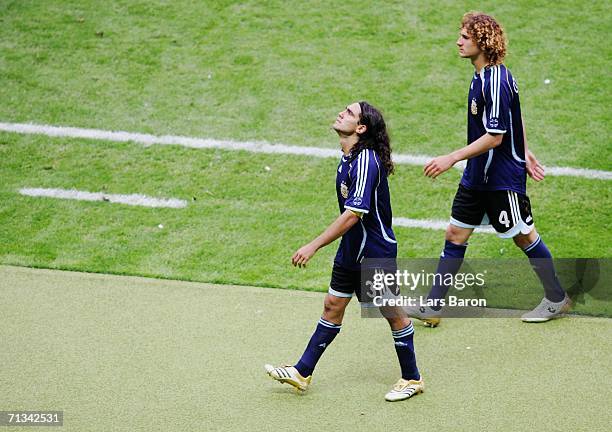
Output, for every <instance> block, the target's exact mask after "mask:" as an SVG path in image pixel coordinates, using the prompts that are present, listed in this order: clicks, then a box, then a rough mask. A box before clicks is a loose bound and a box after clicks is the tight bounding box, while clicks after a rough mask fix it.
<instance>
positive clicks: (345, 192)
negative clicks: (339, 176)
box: [340, 182, 348, 199]
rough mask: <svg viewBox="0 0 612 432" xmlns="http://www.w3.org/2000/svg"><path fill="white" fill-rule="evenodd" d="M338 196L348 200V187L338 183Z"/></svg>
mask: <svg viewBox="0 0 612 432" xmlns="http://www.w3.org/2000/svg"><path fill="white" fill-rule="evenodd" d="M340 195H342V198H344V199H347V198H348V186H347V185H346V183H344V182H342V183H340Z"/></svg>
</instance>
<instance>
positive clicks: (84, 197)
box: [19, 188, 187, 208]
mask: <svg viewBox="0 0 612 432" xmlns="http://www.w3.org/2000/svg"><path fill="white" fill-rule="evenodd" d="M19 193H20V194H21V195H26V196H31V197H48V198H60V199H71V200H79V201H108V202H111V203H117V204H127V205H131V206H143V207H156V208H158V207H167V208H184V207H187V201H184V200H180V199H176V198H153V197H149V196H146V195H140V194H131V195H120V194H107V193H104V192H88V191H79V190H75V189H46V188H22V189H19Z"/></svg>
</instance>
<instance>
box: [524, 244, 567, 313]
mask: <svg viewBox="0 0 612 432" xmlns="http://www.w3.org/2000/svg"><path fill="white" fill-rule="evenodd" d="M523 252H525V255H527V256H528V257H529V262H530V263H531V267H532V268H533V270H534V271H535V272H536V274H537V275H538V277H539V278H540V282H542V285H543V286H544V293H545V296H546V298H547V299H548V300H550V301H551V302H554V303H559V302H560V301H562V300H563V299H564V298H565V291H563V288H561V284H560V283H559V279H557V272H556V271H555V265H554V263H553V260H552V255H551V254H550V251H549V250H548V248H547V247H546V245H545V244H544V241H543V240H542V239H541V238H540V236H539V235H538V238H537V239H536V240H535V241H534V242H533V243H531V244H530V245H529V246H527V247H526V248H525V249H523Z"/></svg>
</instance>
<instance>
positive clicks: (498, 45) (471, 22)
mask: <svg viewBox="0 0 612 432" xmlns="http://www.w3.org/2000/svg"><path fill="white" fill-rule="evenodd" d="M461 28H464V29H466V30H467V32H468V33H469V35H470V37H471V38H472V40H473V41H474V42H476V44H477V45H478V48H480V49H481V50H482V51H483V52H484V53H485V56H486V57H487V59H488V60H489V64H491V65H497V64H500V63H502V62H503V61H504V57H505V56H506V45H507V43H506V37H505V35H504V29H503V28H502V26H501V25H500V24H499V23H498V22H497V21H496V20H495V18H493V17H492V16H491V15H487V14H485V13H482V12H468V13H466V14H465V15H463V18H462V19H461Z"/></svg>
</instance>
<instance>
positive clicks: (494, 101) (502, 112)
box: [482, 66, 512, 134]
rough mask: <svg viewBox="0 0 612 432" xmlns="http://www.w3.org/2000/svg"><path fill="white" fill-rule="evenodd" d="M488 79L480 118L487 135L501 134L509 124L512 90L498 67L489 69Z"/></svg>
mask: <svg viewBox="0 0 612 432" xmlns="http://www.w3.org/2000/svg"><path fill="white" fill-rule="evenodd" d="M489 70H490V74H489V76H488V79H485V85H484V99H485V112H484V116H483V118H482V122H483V124H484V127H485V129H486V130H487V132H489V133H494V134H503V133H506V131H507V130H508V124H509V122H510V102H511V99H512V90H511V89H510V85H509V84H508V80H507V79H506V77H505V76H503V75H504V72H505V73H507V71H503V70H502V68H501V67H500V66H493V67H491V69H489Z"/></svg>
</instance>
